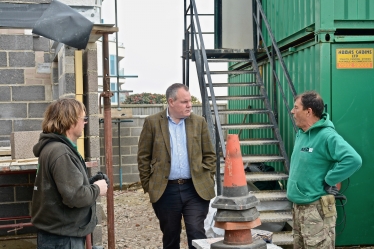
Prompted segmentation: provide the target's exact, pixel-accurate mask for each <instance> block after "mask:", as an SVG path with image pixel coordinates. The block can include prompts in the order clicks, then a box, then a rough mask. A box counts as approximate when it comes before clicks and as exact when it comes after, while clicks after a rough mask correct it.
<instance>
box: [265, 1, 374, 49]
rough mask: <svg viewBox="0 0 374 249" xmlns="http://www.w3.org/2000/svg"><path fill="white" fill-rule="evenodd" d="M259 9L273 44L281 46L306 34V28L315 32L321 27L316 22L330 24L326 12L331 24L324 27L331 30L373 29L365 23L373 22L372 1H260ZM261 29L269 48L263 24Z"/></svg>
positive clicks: (373, 9)
mask: <svg viewBox="0 0 374 249" xmlns="http://www.w3.org/2000/svg"><path fill="white" fill-rule="evenodd" d="M262 6H263V9H264V12H265V15H266V17H267V19H268V21H269V24H270V27H271V29H272V31H273V34H274V36H275V39H276V41H277V42H278V43H280V44H282V45H285V44H287V43H291V42H293V41H295V40H297V39H299V38H301V37H303V36H305V35H307V34H309V33H308V32H306V31H305V29H306V28H307V27H314V28H315V29H316V30H317V31H318V29H320V28H321V27H316V23H317V24H318V23H319V25H325V24H326V23H328V22H330V19H329V17H328V16H326V12H329V13H333V17H332V20H331V24H327V25H329V28H331V29H336V28H344V29H357V28H361V29H362V28H372V24H373V23H372V22H367V21H373V20H374V1H372V0H287V1H279V0H263V1H262ZM329 8H332V9H331V10H330V9H329ZM326 9H328V10H326ZM326 20H327V21H326ZM358 21H360V22H361V23H358ZM362 21H364V22H366V23H365V24H364V23H362ZM330 26H331V27H330ZM324 28H325V27H322V28H321V29H324ZM262 30H263V32H264V35H265V44H267V45H270V39H269V37H268V34H267V31H266V27H265V25H264V24H263V25H262Z"/></svg>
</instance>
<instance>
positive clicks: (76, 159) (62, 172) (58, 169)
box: [31, 133, 100, 237]
mask: <svg viewBox="0 0 374 249" xmlns="http://www.w3.org/2000/svg"><path fill="white" fill-rule="evenodd" d="M33 151H34V155H35V156H36V157H39V161H38V162H39V165H38V171H37V174H36V178H35V185H34V191H33V198H32V208H31V216H32V218H31V222H32V223H33V225H34V226H35V227H37V228H39V229H41V230H44V231H46V232H49V233H53V234H57V235H64V236H72V237H84V236H86V235H87V234H89V233H91V232H92V231H93V230H94V228H95V226H96V224H97V218H96V198H97V197H98V196H99V193H100V189H99V186H97V185H95V184H90V183H89V179H88V177H87V168H86V165H85V162H84V161H83V159H82V157H81V156H80V154H79V153H78V151H77V149H76V146H75V145H73V144H72V142H71V141H70V140H69V139H68V138H66V137H65V136H63V135H58V134H54V133H41V134H40V138H39V142H38V143H37V144H36V145H35V146H34V148H33Z"/></svg>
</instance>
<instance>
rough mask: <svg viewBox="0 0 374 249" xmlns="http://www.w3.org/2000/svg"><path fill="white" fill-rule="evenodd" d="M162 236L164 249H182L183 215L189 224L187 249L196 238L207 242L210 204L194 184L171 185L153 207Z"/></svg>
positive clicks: (186, 223)
mask: <svg viewBox="0 0 374 249" xmlns="http://www.w3.org/2000/svg"><path fill="white" fill-rule="evenodd" d="M152 206H153V209H154V211H155V213H156V216H157V218H158V219H159V221H160V228H161V231H162V233H163V237H162V243H163V248H164V249H178V248H180V233H181V230H182V226H181V220H182V216H183V219H184V223H185V225H186V232H187V239H188V247H189V248H190V249H192V248H195V247H193V246H192V240H194V239H206V236H205V229H204V220H205V218H206V215H207V214H208V210H209V201H206V200H204V199H202V198H201V197H200V196H199V195H198V194H197V192H196V190H195V188H194V186H193V183H192V182H190V183H186V184H168V185H167V187H166V189H165V192H164V193H163V195H162V196H161V198H160V199H159V200H158V201H157V202H156V203H153V204H152Z"/></svg>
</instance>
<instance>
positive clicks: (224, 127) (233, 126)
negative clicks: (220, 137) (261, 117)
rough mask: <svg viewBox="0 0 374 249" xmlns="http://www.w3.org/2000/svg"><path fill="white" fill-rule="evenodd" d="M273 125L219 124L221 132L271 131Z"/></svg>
mask: <svg viewBox="0 0 374 249" xmlns="http://www.w3.org/2000/svg"><path fill="white" fill-rule="evenodd" d="M273 127H274V125H272V124H264V123H258V124H257V123H251V124H221V128H222V130H231V129H232V130H234V129H236V130H245V129H246V130H253V129H271V128H273Z"/></svg>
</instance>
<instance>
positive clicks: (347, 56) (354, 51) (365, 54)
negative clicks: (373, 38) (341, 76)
mask: <svg viewBox="0 0 374 249" xmlns="http://www.w3.org/2000/svg"><path fill="white" fill-rule="evenodd" d="M336 68H337V69H360V68H363V69H365V68H373V49H372V48H343V49H341V48H339V49H336Z"/></svg>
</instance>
